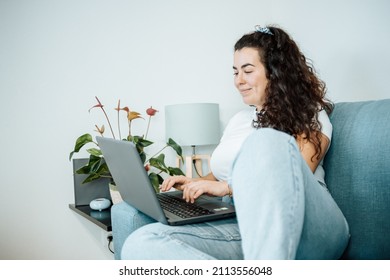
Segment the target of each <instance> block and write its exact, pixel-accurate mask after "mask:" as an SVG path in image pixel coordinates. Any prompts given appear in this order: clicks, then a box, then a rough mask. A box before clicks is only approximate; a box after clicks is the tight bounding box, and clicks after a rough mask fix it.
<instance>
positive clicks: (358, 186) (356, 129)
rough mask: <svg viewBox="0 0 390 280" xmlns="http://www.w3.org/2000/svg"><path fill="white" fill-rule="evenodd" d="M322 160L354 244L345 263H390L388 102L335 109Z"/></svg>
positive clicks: (342, 105) (389, 103)
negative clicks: (328, 147) (352, 260)
mask: <svg viewBox="0 0 390 280" xmlns="http://www.w3.org/2000/svg"><path fill="white" fill-rule="evenodd" d="M330 119H331V122H332V124H333V137H332V142H331V146H330V149H329V151H328V153H327V155H326V157H325V160H324V168H325V172H326V182H327V185H328V188H329V191H330V192H331V194H332V195H333V197H334V199H335V201H336V202H337V204H338V205H339V207H340V208H341V210H342V211H343V213H344V215H345V217H346V219H347V221H348V224H349V227H350V233H351V238H350V242H349V245H348V247H347V249H346V251H345V253H344V255H343V258H345V259H390V99H385V100H377V101H364V102H342V103H336V105H335V108H334V111H333V112H332V114H331V116H330Z"/></svg>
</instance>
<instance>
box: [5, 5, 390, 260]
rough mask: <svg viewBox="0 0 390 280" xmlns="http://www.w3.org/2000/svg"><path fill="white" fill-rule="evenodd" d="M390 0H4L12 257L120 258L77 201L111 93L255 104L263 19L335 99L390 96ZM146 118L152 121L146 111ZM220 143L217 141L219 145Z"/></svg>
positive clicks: (149, 99) (130, 99)
mask: <svg viewBox="0 0 390 280" xmlns="http://www.w3.org/2000/svg"><path fill="white" fill-rule="evenodd" d="M389 10H390V4H389V2H388V1H385V0H383V1H380V0H370V1H369V0H364V1H336V0H327V1H310V0H306V1H304V0H302V1H298V0H294V1H291V0H277V1H260V0H257V1H255V0H241V1H234V0H214V1H209V0H197V1H195V0H191V1H181V0H167V1H159V0H146V1H145V0H144V1H134V0H128V1H125V0H123V1H118V0H116V1H103V0H88V1H87V0H84V1H78V0H67V1H52V0H46V1H45V0H35V1H29V0H25V1H23V0H0V131H1V138H0V141H1V142H0V144H1V145H0V147H1V151H2V152H1V158H0V167H1V183H0V190H1V197H2V202H1V203H0V213H1V215H0V227H1V233H0V236H1V238H0V248H1V249H0V259H107V258H108V259H111V258H112V255H111V253H109V251H108V250H107V249H106V247H105V246H104V245H103V242H102V239H104V237H105V233H104V232H103V231H102V230H101V229H100V228H98V227H97V226H95V225H94V224H92V223H90V222H88V221H86V220H84V219H83V218H82V217H80V216H78V215H77V214H75V213H74V212H73V211H71V210H70V209H68V204H69V203H72V202H73V181H72V166H71V163H70V162H69V161H68V154H69V152H70V151H71V150H72V149H73V145H74V141H75V139H76V137H77V136H79V135H81V134H82V133H85V132H91V133H92V131H93V127H94V125H95V124H99V125H101V124H102V123H103V120H102V119H101V117H100V116H101V114H100V112H99V111H97V110H94V111H91V113H90V114H88V109H89V108H90V107H91V106H92V105H94V104H95V100H94V96H95V95H97V96H99V97H100V98H101V99H102V100H103V102H104V103H105V104H106V106H107V110H108V111H109V112H111V111H113V110H111V108H114V107H115V106H116V102H117V99H118V98H120V99H121V101H122V104H123V105H128V106H129V107H131V108H132V109H133V110H138V111H140V112H142V113H143V111H144V109H146V108H147V107H149V106H151V105H152V106H153V107H155V108H157V109H159V110H160V112H159V113H158V114H157V116H156V118H155V119H154V120H153V123H152V127H151V132H150V136H151V138H152V139H153V140H156V141H163V139H164V106H165V105H167V104H173V103H186V102H217V103H219V104H220V108H221V122H222V124H223V126H224V125H225V124H226V122H227V120H228V119H229V117H230V116H231V115H232V114H233V113H234V112H236V111H237V110H239V109H240V108H243V105H242V104H241V100H240V97H239V96H238V94H237V93H236V91H235V89H234V87H233V81H232V69H231V66H232V48H233V44H234V43H235V41H236V40H237V39H238V38H239V37H240V36H241V35H242V34H243V33H246V32H249V31H252V30H253V26H254V25H256V24H262V25H264V24H268V23H276V24H279V25H280V26H281V27H284V28H285V29H286V30H288V31H289V32H290V34H291V35H292V36H293V37H294V38H295V39H296V41H297V42H298V44H299V45H300V46H301V47H302V49H303V51H304V52H305V53H306V54H307V56H308V57H309V58H311V59H312V60H313V61H314V64H315V66H316V69H317V70H318V71H319V73H320V75H321V77H322V78H323V79H324V80H325V81H326V82H327V85H328V89H329V95H330V97H331V98H332V99H333V100H334V101H356V100H368V99H381V98H388V97H390V96H389V91H388V89H387V85H388V80H387V78H388V75H389V70H388V65H389V64H390V55H389V52H388V50H389V49H390V36H389V35H390V34H389V31H388V27H389V26H390V18H389V17H388V12H389ZM139 121H140V122H139V123H138V125H139V127H140V128H139V129H141V126H142V127H143V125H144V123H143V122H142V121H141V120H139ZM206 151H207V149H206Z"/></svg>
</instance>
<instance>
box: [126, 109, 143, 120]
mask: <svg viewBox="0 0 390 280" xmlns="http://www.w3.org/2000/svg"><path fill="white" fill-rule="evenodd" d="M139 118H141V119H142V117H141V114H140V113H138V112H135V111H129V112H128V113H127V119H128V120H129V121H132V120H134V119H139Z"/></svg>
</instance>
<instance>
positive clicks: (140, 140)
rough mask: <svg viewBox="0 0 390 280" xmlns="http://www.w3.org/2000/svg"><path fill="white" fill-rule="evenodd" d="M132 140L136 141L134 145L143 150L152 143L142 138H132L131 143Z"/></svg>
mask: <svg viewBox="0 0 390 280" xmlns="http://www.w3.org/2000/svg"><path fill="white" fill-rule="evenodd" d="M134 139H136V144H137V145H139V146H141V147H143V148H145V147H147V146H150V145H152V144H153V142H152V141H149V140H146V139H143V138H142V137H140V136H134V137H133V141H134Z"/></svg>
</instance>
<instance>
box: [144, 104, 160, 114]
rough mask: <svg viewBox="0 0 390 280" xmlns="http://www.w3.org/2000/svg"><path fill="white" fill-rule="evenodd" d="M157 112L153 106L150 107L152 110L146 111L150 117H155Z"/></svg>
mask: <svg viewBox="0 0 390 280" xmlns="http://www.w3.org/2000/svg"><path fill="white" fill-rule="evenodd" d="M156 112H158V111H157V110H156V109H153V108H152V106H150V108H148V109H147V110H146V114H148V115H149V116H154V115H155V114H156Z"/></svg>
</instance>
